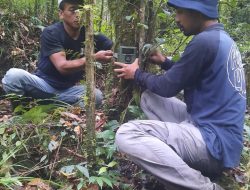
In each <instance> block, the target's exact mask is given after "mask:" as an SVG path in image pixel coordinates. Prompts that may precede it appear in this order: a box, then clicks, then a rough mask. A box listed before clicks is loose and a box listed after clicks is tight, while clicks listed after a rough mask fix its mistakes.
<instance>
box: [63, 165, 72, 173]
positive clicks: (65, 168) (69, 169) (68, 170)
mask: <svg viewBox="0 0 250 190" xmlns="http://www.w3.org/2000/svg"><path fill="white" fill-rule="evenodd" d="M74 169H75V165H70V166H64V167H62V168H61V169H60V172H63V173H65V174H72V173H73V172H74Z"/></svg>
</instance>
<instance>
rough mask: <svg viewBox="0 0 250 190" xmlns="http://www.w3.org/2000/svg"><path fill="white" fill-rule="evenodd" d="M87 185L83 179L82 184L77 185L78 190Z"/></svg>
mask: <svg viewBox="0 0 250 190" xmlns="http://www.w3.org/2000/svg"><path fill="white" fill-rule="evenodd" d="M85 185H86V183H85V181H83V179H82V178H81V179H80V183H78V185H77V190H80V189H82V187H84V186H85Z"/></svg>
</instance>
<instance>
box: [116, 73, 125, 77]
mask: <svg viewBox="0 0 250 190" xmlns="http://www.w3.org/2000/svg"><path fill="white" fill-rule="evenodd" d="M124 76H125V73H122V74H119V75H117V77H118V78H124Z"/></svg>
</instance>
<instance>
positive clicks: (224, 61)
mask: <svg viewBox="0 0 250 190" xmlns="http://www.w3.org/2000/svg"><path fill="white" fill-rule="evenodd" d="M168 5H170V6H172V7H174V8H175V9H176V17H175V19H176V22H177V25H178V26H179V27H180V29H181V30H182V31H183V33H184V34H185V35H186V36H190V35H195V36H194V37H193V39H192V40H191V41H190V42H189V44H188V45H187V47H186V49H185V51H184V53H183V54H182V56H181V58H180V60H179V61H177V62H175V63H173V62H172V61H170V60H168V59H165V58H164V57H163V56H162V55H161V54H160V53H159V52H156V53H153V54H152V56H151V59H152V60H153V61H154V62H157V63H161V64H160V66H161V68H162V69H165V70H166V72H165V73H164V74H162V75H154V74H150V73H146V72H144V71H142V70H140V69H139V66H138V60H136V61H135V62H134V63H132V64H130V65H128V64H123V63H119V62H116V63H115V64H116V65H117V66H119V67H120V68H117V69H115V72H117V73H119V75H118V77H122V78H125V79H134V81H135V83H136V84H138V85H139V86H140V87H143V88H145V89H146V91H144V92H143V94H142V97H141V107H142V109H143V111H144V113H145V114H146V115H147V117H148V118H149V119H150V120H137V121H130V122H128V123H125V124H123V125H122V126H121V127H120V128H119V130H118V131H117V134H116V144H117V146H118V149H119V150H120V151H122V152H124V153H126V154H127V155H128V156H129V157H130V158H131V159H132V160H133V161H134V162H135V163H137V164H138V165H140V166H142V167H143V168H144V169H146V170H148V171H149V172H151V173H152V174H153V175H155V176H156V177H157V178H158V179H159V180H161V181H162V182H163V183H164V184H165V185H166V187H167V189H169V190H171V189H176V190H184V189H185V190H186V189H192V190H219V189H222V188H221V187H220V186H219V185H217V184H215V183H213V182H212V181H211V180H210V179H209V178H208V176H215V175H217V174H220V173H221V171H223V170H224V169H226V168H233V167H236V166H238V165H239V162H240V155H241V151H242V148H243V124H244V113H245V110H246V88H245V76H244V70H243V66H242V61H241V56H240V52H239V50H238V48H237V46H236V44H235V42H234V41H233V40H232V39H231V38H230V36H229V35H228V34H227V33H226V32H225V31H224V28H223V25H222V24H219V23H218V21H217V18H218V9H217V8H218V0H169V1H168ZM181 90H184V100H185V103H184V102H182V101H180V100H178V99H176V98H175V97H173V96H175V95H177V94H178V93H179V92H180V91H181Z"/></svg>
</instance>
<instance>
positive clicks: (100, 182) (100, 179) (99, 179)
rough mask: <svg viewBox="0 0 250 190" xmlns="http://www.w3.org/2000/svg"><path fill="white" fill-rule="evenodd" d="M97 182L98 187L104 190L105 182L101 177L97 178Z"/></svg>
mask: <svg viewBox="0 0 250 190" xmlns="http://www.w3.org/2000/svg"><path fill="white" fill-rule="evenodd" d="M96 182H97V183H98V185H99V186H100V187H101V189H102V187H103V180H102V178H101V177H97V178H96Z"/></svg>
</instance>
